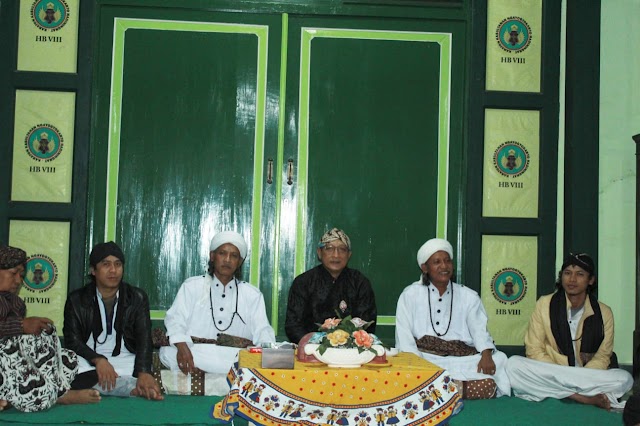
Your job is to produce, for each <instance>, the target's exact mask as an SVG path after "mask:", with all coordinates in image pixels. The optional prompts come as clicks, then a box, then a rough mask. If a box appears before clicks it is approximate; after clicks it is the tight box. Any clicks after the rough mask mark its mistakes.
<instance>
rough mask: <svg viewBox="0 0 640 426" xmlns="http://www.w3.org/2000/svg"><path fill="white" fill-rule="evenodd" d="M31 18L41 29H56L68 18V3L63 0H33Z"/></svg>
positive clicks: (52, 30)
mask: <svg viewBox="0 0 640 426" xmlns="http://www.w3.org/2000/svg"><path fill="white" fill-rule="evenodd" d="M31 20H32V21H33V23H34V24H35V26H36V27H38V28H40V29H41V30H42V31H51V32H54V31H58V30H59V29H61V28H62V27H64V26H65V25H66V23H67V21H68V20H69V5H67V2H66V1H65V0H35V1H34V2H33V5H32V6H31Z"/></svg>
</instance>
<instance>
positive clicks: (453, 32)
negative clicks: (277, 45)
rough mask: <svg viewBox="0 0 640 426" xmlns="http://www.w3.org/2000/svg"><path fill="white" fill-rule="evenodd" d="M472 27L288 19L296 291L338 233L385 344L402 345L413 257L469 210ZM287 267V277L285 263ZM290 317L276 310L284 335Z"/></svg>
mask: <svg viewBox="0 0 640 426" xmlns="http://www.w3.org/2000/svg"><path fill="white" fill-rule="evenodd" d="M463 28H464V27H463V26H462V25H453V24H452V23H447V24H446V25H445V24H443V23H439V22H437V21H434V22H430V21H418V22H416V21H409V20H392V19H384V20H380V19H367V18H359V19H338V18H309V17H290V20H289V31H288V34H289V40H288V67H287V68H288V71H287V100H286V105H287V107H286V111H287V114H286V115H287V117H295V120H296V122H297V127H296V128H295V131H294V130H293V129H292V131H290V132H288V133H287V138H286V143H285V157H287V158H292V159H294V160H295V161H294V167H295V169H296V175H295V180H294V181H295V185H292V186H291V187H290V188H287V187H286V185H285V191H284V193H283V198H285V199H290V200H292V202H291V203H290V204H289V205H288V206H287V207H288V210H287V217H289V218H295V220H287V221H283V222H282V228H281V235H287V236H289V238H288V239H287V240H286V242H285V244H288V245H286V246H284V247H283V250H285V251H286V252H287V253H288V256H286V258H287V259H288V260H289V262H291V261H293V260H294V262H295V263H294V265H293V267H290V265H287V269H286V271H283V272H282V277H283V279H282V281H281V287H280V291H281V295H282V297H281V298H280V300H283V298H284V296H285V295H286V294H287V290H288V287H289V285H290V283H291V281H292V279H293V278H294V277H295V276H296V275H297V274H300V273H302V272H303V271H305V270H306V269H308V268H310V267H311V266H313V265H315V264H317V263H318V261H317V258H316V251H315V249H316V247H317V242H318V240H319V238H320V236H321V235H322V234H323V233H324V232H325V231H326V230H327V229H330V228H331V227H334V226H336V227H339V228H342V229H344V230H345V231H346V232H347V234H348V235H349V236H350V238H351V241H352V246H353V256H352V257H351V261H350V266H351V267H354V268H356V269H359V270H360V271H362V272H363V273H364V274H365V275H367V276H368V277H369V279H370V280H371V281H372V284H373V287H374V291H375V294H376V299H377V305H378V314H379V318H378V323H379V324H380V326H379V327H378V328H377V334H378V335H380V336H382V337H383V338H384V339H385V340H390V339H393V333H394V329H393V327H392V325H393V324H394V323H395V318H394V316H395V308H396V302H397V299H398V296H399V295H400V293H401V292H402V289H403V288H404V287H405V286H406V285H408V284H410V283H411V282H413V281H415V280H416V279H417V278H418V276H419V274H420V272H419V268H418V265H417V263H416V260H415V259H416V253H417V250H418V248H419V247H420V245H421V244H422V243H423V242H424V241H426V239H428V238H432V237H435V236H440V237H449V238H453V240H454V242H455V239H456V238H457V235H456V234H457V229H458V223H457V215H458V211H457V206H458V203H459V202H460V197H461V196H462V195H461V193H460V182H461V169H460V164H461V158H460V157H461V152H462V148H461V145H462V126H461V125H460V123H461V122H462V120H461V116H462V104H463V93H462V88H463V81H464V74H463V70H464V67H463V58H464V56H463V52H464V47H463V44H462V40H464V37H463V35H464V34H463ZM281 266H284V265H283V264H282V263H281ZM285 310H286V307H285V306H281V307H280V308H279V321H280V322H279V324H282V322H283V321H284V314H285Z"/></svg>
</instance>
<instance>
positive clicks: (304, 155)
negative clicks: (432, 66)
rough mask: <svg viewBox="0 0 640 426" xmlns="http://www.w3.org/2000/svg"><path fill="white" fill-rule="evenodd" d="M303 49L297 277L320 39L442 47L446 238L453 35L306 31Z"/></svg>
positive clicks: (441, 169)
mask: <svg viewBox="0 0 640 426" xmlns="http://www.w3.org/2000/svg"><path fill="white" fill-rule="evenodd" d="M301 31H302V35H301V46H300V104H299V114H300V115H299V116H300V122H299V126H298V127H299V133H298V173H297V186H298V187H297V191H298V196H297V198H298V206H297V223H296V227H297V229H296V255H295V266H294V272H295V275H296V276H297V275H299V274H301V273H302V272H304V271H305V269H306V265H305V262H304V261H305V257H306V252H305V250H306V244H305V242H306V240H307V236H306V232H307V226H308V224H307V191H308V188H307V183H308V167H309V92H310V75H311V41H312V40H313V39H314V38H316V37H325V38H349V39H362V40H391V41H409V42H426V43H438V44H439V45H440V84H439V123H438V185H437V187H438V195H437V207H436V208H437V210H436V212H437V213H436V218H437V219H436V236H438V237H441V238H446V234H447V203H448V191H447V188H448V179H449V137H450V133H449V124H450V102H451V34H450V33H431V32H407V31H377V30H356V29H338V28H336V29H334V28H302V29H301Z"/></svg>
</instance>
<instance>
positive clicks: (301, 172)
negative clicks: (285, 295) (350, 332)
mask: <svg viewBox="0 0 640 426" xmlns="http://www.w3.org/2000/svg"><path fill="white" fill-rule="evenodd" d="M312 39H313V35H312V34H311V33H310V32H309V31H306V29H305V28H302V37H301V40H300V96H299V98H300V100H299V102H298V113H299V114H300V115H299V116H300V119H299V120H300V122H299V124H298V172H297V174H296V181H297V191H298V194H297V197H296V198H297V199H298V205H297V207H298V208H297V212H296V213H297V214H296V228H297V229H296V254H295V261H294V269H293V271H294V276H298V275H300V274H301V273H302V272H304V271H305V270H306V265H305V264H304V258H305V254H306V253H305V246H306V244H305V242H306V241H307V189H308V188H307V172H308V167H309V90H310V88H309V79H310V75H311V70H310V66H311V40H312Z"/></svg>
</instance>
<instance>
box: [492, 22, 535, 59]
mask: <svg viewBox="0 0 640 426" xmlns="http://www.w3.org/2000/svg"><path fill="white" fill-rule="evenodd" d="M531 38H532V37H531V27H530V26H529V24H528V23H527V21H525V20H524V19H522V18H520V17H517V16H510V17H508V18H506V19H503V20H502V22H500V24H499V25H498V28H496V41H497V42H498V45H499V46H500V48H501V49H502V50H504V51H506V52H509V53H520V52H522V51H524V50H525V49H526V48H527V47H529V45H530V44H531Z"/></svg>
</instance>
